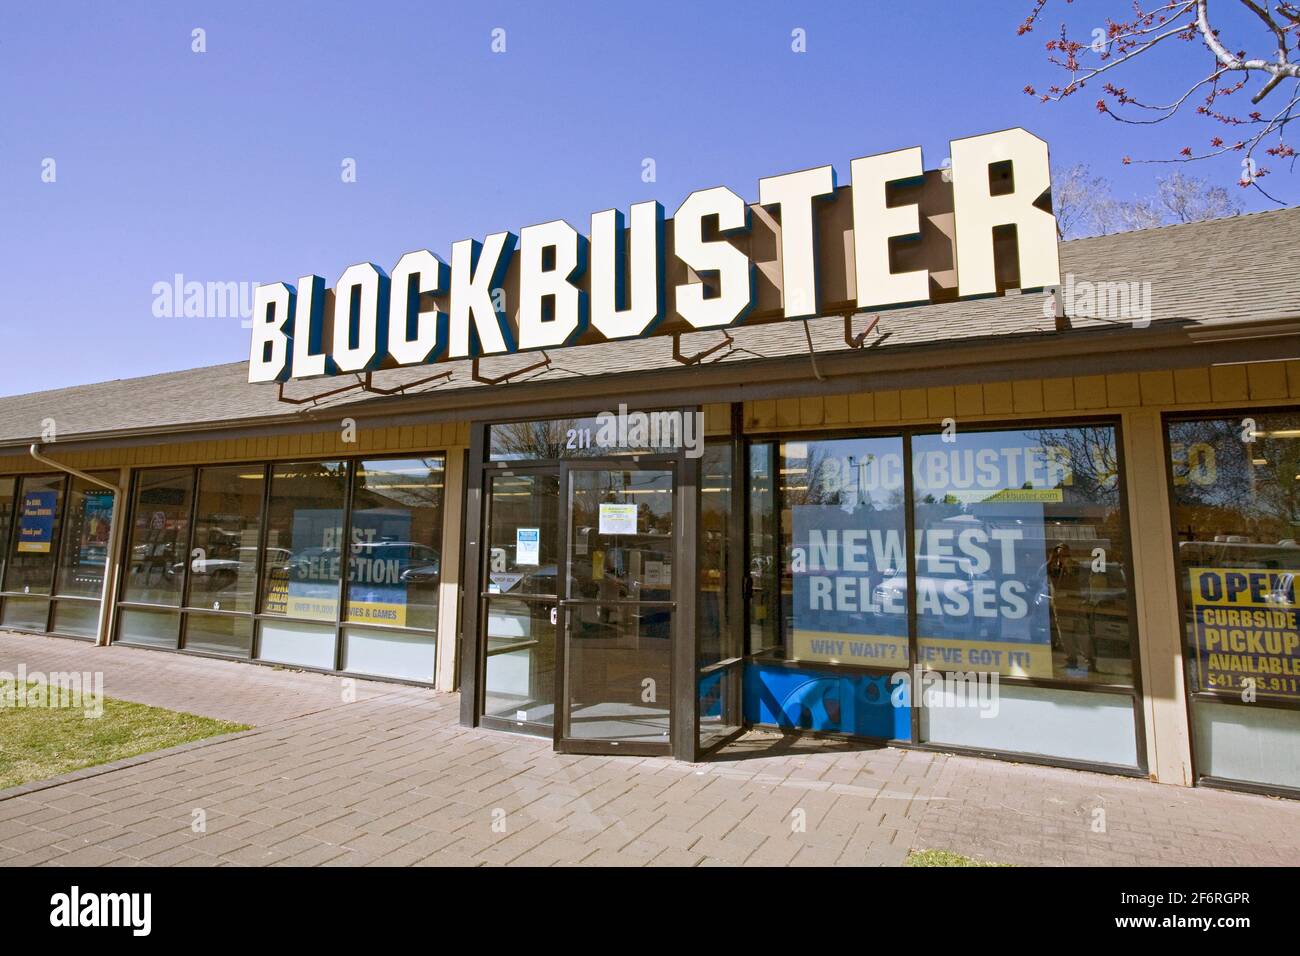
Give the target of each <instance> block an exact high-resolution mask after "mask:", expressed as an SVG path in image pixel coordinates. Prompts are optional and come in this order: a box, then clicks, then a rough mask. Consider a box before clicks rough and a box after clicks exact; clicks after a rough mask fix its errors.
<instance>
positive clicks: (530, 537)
mask: <svg viewBox="0 0 1300 956" xmlns="http://www.w3.org/2000/svg"><path fill="white" fill-rule="evenodd" d="M540 545H541V529H540V528H516V529H515V564H534V565H535V564H537V561H538V551H539V548H540Z"/></svg>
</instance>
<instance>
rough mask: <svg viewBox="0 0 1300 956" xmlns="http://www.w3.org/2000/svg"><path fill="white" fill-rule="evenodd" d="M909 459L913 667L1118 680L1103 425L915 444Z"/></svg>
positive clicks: (1116, 586) (1125, 659) (1120, 560)
mask: <svg viewBox="0 0 1300 956" xmlns="http://www.w3.org/2000/svg"><path fill="white" fill-rule="evenodd" d="M912 455H913V467H912V470H913V476H914V480H915V502H916V504H915V510H914V520H915V527H916V582H917V595H916V596H917V629H918V636H919V640H918V651H919V660H920V663H921V664H923V665H924V666H927V667H935V668H939V669H943V670H962V671H966V670H984V671H990V670H996V671H997V672H998V673H999V674H1002V675H1009V676H1015V677H1030V678H1046V679H1054V680H1070V681H1078V682H1081V683H1083V682H1094V683H1104V684H1124V685H1128V684H1131V683H1132V675H1133V642H1132V633H1133V632H1132V622H1131V620H1130V617H1129V581H1128V575H1129V563H1128V540H1127V534H1126V531H1125V526H1124V522H1123V516H1122V513H1121V510H1120V486H1119V463H1118V452H1117V448H1116V433H1115V429H1114V428H1112V427H1110V426H1107V425H1097V426H1083V427H1077V428H1064V427H1062V428H1043V429H1034V430H1026V431H1016V430H1010V431H993V432H957V433H954V434H950V435H942V434H940V435H921V436H917V437H916V438H915V439H914V442H913V447H912Z"/></svg>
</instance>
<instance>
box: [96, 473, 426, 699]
mask: <svg viewBox="0 0 1300 956" xmlns="http://www.w3.org/2000/svg"><path fill="white" fill-rule="evenodd" d="M449 457H450V456H449V455H448V451H447V449H446V448H438V449H428V450H415V451H391V452H390V451H382V452H378V453H370V454H353V455H309V456H303V457H298V456H294V457H290V458H283V459H281V458H277V459H261V460H257V459H252V460H245V461H205V462H200V463H194V464H190V465H155V466H150V467H148V468H135V469H132V473H131V484H130V488H129V491H128V508H127V514H126V515H125V518H124V520H125V521H126V522H127V523H126V525H124V527H125V528H128V529H129V528H130V527H131V526H132V523H133V522H134V520H135V508H136V493H137V490H138V488H139V482H140V479H141V476H142V475H143V474H145V473H147V472H156V471H182V470H188V471H189V474H190V481H191V494H190V508H189V526H188V528H187V529H186V536H185V544H186V547H185V552H184V553H185V560H184V571H183V572H182V573H183V575H184V576H183V579H182V582H181V593H180V603H179V605H176V606H173V605H169V604H168V605H164V604H152V603H149V602H143V601H128V600H126V599H125V598H124V594H125V592H126V578H127V576H126V575H125V574H119V575H118V582H117V589H116V593H115V599H116V600H115V601H114V611H113V624H112V629H111V633H112V640H113V642H114V643H118V642H119V641H120V642H121V643H123V644H124V645H126V646H129V647H144V648H146V649H148V650H156V651H164V652H170V653H177V654H188V655H192V656H195V657H211V658H216V659H219V660H236V661H242V662H246V663H253V664H263V665H266V666H274V667H283V666H286V665H283V664H280V663H278V662H275V661H263V660H261V659H260V658H259V656H258V652H259V650H260V644H261V628H262V622H263V621H271V622H289V623H294V624H311V625H317V626H320V627H321V628H322V629H325V628H332V629H333V635H334V647H333V659H334V667H333V668H321V667H311V666H308V665H304V664H294V665H292V666H293V667H294V668H295V669H297V670H304V671H311V672H313V673H322V674H341V675H346V676H348V677H357V678H361V679H367V678H374V679H377V680H383V681H387V682H389V683H401V684H410V685H413V686H417V687H432V686H434V684H435V682H436V680H437V665H438V660H437V658H438V654H437V650H436V648H437V646H438V644H439V642H440V641H441V640H443V639H445V638H444V637H443V636H442V635H441V634H440V631H441V628H440V627H439V626H437V625H435V626H434V627H433V628H420V627H406V626H403V627H394V626H392V625H390V624H375V623H368V622H353V621H348V620H346V616H347V614H346V609H347V585H348V571H347V566H346V562H345V563H344V568H343V570H342V572H341V573H340V575H339V582H338V589H339V590H338V601H337V607H336V611H335V617H334V620H333V621H332V622H327V621H318V620H308V619H305V618H298V617H293V616H290V615H287V614H267V613H265V611H264V610H263V608H264V605H265V599H266V596H265V593H264V592H265V588H264V581H263V571H264V568H265V562H266V547H267V538H268V534H269V527H268V523H267V518H268V516H269V513H270V504H271V485H272V470H273V469H274V468H276V467H277V466H282V465H293V464H298V463H309V462H326V461H328V462H339V463H341V464H342V465H343V466H344V469H345V472H346V477H347V484H346V486H345V492H344V501H343V508H342V519H341V520H342V523H343V527H344V528H350V527H351V522H352V501H353V498H354V495H355V491H356V480H357V474H358V472H359V466H360V464H361V463H362V462H366V461H392V460H404V459H411V458H439V459H441V460H442V474H443V476H444V477H443V489H442V499H443V500H442V502H441V504H440V506H439V509H440V511H441V514H440V516H439V518H440V520H439V529H440V537H439V540H438V541H437V542H436V544H437V547H438V548H439V551H440V553H441V547H442V538H441V534H443V533H445V530H446V523H447V517H448V509H447V501H446V473H447V467H448V460H449ZM218 468H248V469H253V468H260V469H262V475H263V478H262V500H261V504H260V505H259V510H258V522H259V524H258V544H257V563H256V578H255V580H256V594H255V598H254V609H253V610H252V611H232V610H225V609H222V610H214V609H212V608H202V607H191V606H189V599H190V594H191V587H190V584H191V577H192V573H193V572H192V568H191V565H190V555H191V554H192V553H193V550H194V535H195V532H196V528H197V517H198V507H199V497H200V494H199V492H200V485H199V483H200V481H201V480H202V475H203V472H204V471H205V470H207V469H218ZM122 549H123V550H122V551H121V552H120V553H121V554H122V555H126V554H128V553H129V550H130V534H129V533H127V534H124V535H123V540H122ZM124 560H125V559H124ZM441 585H442V576H441V574H440V575H439V587H441ZM123 610H142V611H155V612H157V611H162V612H168V613H174V614H176V615H178V617H179V620H178V624H177V634H176V643H175V646H170V645H169V646H161V645H153V644H143V643H135V642H132V641H122V640H121V617H122V611H123ZM190 615H199V616H207V617H234V618H240V619H243V620H247V621H250V622H251V625H252V640H251V642H250V645H249V650H248V653H247V655H243V656H240V655H232V654H214V653H211V652H208V651H197V650H191V649H189V648H187V647H186V646H185V637H186V633H187V630H188V622H189V617H190ZM439 623H440V622H439ZM353 628H358V629H365V630H374V631H378V632H382V631H400V632H404V633H410V634H415V635H424V636H430V637H432V638H433V646H434V648H435V651H434V660H433V669H432V676H431V677H430V679H429V680H427V681H421V680H409V679H405V678H397V677H390V676H385V675H374V674H366V673H362V672H359V671H352V670H344V669H343V663H344V662H343V656H344V653H345V641H344V637H345V631H346V630H348V629H353Z"/></svg>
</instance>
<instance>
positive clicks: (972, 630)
mask: <svg viewBox="0 0 1300 956" xmlns="http://www.w3.org/2000/svg"><path fill="white" fill-rule="evenodd" d="M771 447H772V446H771V445H768V444H766V443H758V444H755V445H753V446H751V449H750V452H751V456H750V474H749V481H750V486H749V489H748V492H749V496H750V503H751V513H750V539H749V545H750V554H749V561H750V565H751V576H752V579H754V580H755V595H754V602H757V601H758V600H759V598H758V593H757V591H758V584H757V575H756V574H754V572H755V570H756V568H759V567H761V566H762V564H763V561H764V558H765V549H766V541H765V540H764V536H763V534H762V528H763V524H762V522H763V521H764V520H771V521H773V522H774V524H775V526H776V531H777V534H778V535H779V541H780V548H779V549H778V556H779V557H778V562H777V563H778V566H779V580H780V595H781V603H780V607H781V613H780V616H779V622H780V629H779V630H780V635H779V639H774V640H773V641H772V644H770V645H767V648H766V649H765V650H764V651H763V652H761V653H758V654H756V655H754V656H752V657H751V659H750V661H749V663H748V666H747V668H746V672H745V711H746V717H747V719H748V720H749V721H750V722H751V723H758V724H777V725H779V726H782V727H788V728H792V729H809V730H822V731H835V732H840V733H848V734H853V735H856V736H865V737H876V738H883V739H900V740H912V739H920V740H922V741H926V742H934V743H940V744H948V745H952V746H957V747H972V748H978V749H985V750H1002V751H1008V752H1019V753H1026V754H1038V755H1043V756H1051V757H1058V758H1063V759H1069V760H1078V761H1082V762H1088V763H1101V764H1111V765H1116V766H1123V767H1134V766H1137V765H1138V763H1139V753H1138V739H1137V738H1138V735H1137V708H1136V705H1135V702H1136V692H1135V689H1134V686H1133V679H1134V678H1133V675H1134V666H1133V659H1134V652H1135V632H1134V630H1133V623H1132V618H1131V613H1130V604H1131V602H1130V591H1129V576H1128V540H1127V533H1126V527H1127V526H1126V524H1125V518H1124V514H1123V509H1122V503H1121V470H1120V462H1119V453H1118V442H1117V431H1116V429H1115V428H1114V427H1113V426H1111V425H1082V426H1072V425H1061V426H1047V427H1036V428H1032V429H1007V430H996V431H994V430H989V431H979V432H976V431H972V432H952V433H940V434H919V435H918V434H903V435H898V436H879V437H868V436H862V437H847V438H828V439H824V438H817V437H814V436H808V437H806V438H804V437H800V438H793V437H792V438H787V439H785V440H783V441H781V442H780V443H779V444H778V445H777V446H776V447H777V458H776V471H777V474H778V495H777V500H778V502H779V504H778V505H777V506H776V507H775V508H774V507H772V506H771V505H770V504H768V503H767V490H766V482H767V476H768V474H769V473H770V469H769V468H768V466H767V463H766V457H765V452H766V450H767V449H769V448H771ZM909 461H910V465H909ZM909 469H910V471H909ZM909 485H910V492H909ZM909 495H910V497H909ZM767 516H773V517H770V518H769V517H767ZM909 524H910V526H911V532H912V536H911V537H910V538H909V533H908V529H909ZM754 611H755V607H754V604H753V603H751V622H750V625H751V626H750V632H751V636H752V635H753V634H754V633H755V632H756V628H755V627H754V620H755V616H756V615H755V614H754ZM909 620H914V622H915V623H914V625H910V624H909ZM913 627H914V629H913ZM752 648H753V643H751V649H752ZM913 665H916V666H917V667H919V668H922V670H917V669H914V666H913ZM926 670H928V671H931V672H933V673H931V674H930V675H929V676H927V677H925V679H924V680H922V676H921V675H922V674H923V673H924V671H926ZM873 671H874V673H873ZM953 676H961V677H963V679H966V678H974V679H975V681H976V682H977V683H978V686H972V685H971V684H970V683H969V682H968V683H965V684H963V686H962V688H957V687H956V686H955V685H953V684H952V682H951V681H949V680H948V678H949V677H953ZM935 679H937V683H936V682H935ZM994 680H996V681H997V682H998V683H997V684H995V683H993V682H994ZM903 681H907V688H906V689H907V690H908V693H906V694H905V695H904V696H902V697H898V698H897V700H895V699H893V698H894V694H895V692H896V691H899V690H900V688H902V686H903ZM1061 681H1068V682H1070V683H1071V684H1076V685H1078V689H1077V690H1071V689H1066V688H1063V687H1061V686H1060V685H1059V682H1061ZM1047 683H1050V684H1052V685H1053V686H1042V685H1043V684H1047ZM913 684H916V685H917V686H912V685H913ZM967 687H969V688H970V689H971V696H970V697H969V699H968V698H967V696H966V695H965V694H964V693H962V691H963V690H964V689H966V688H967ZM998 708H1000V711H999V710H998ZM914 714H915V716H916V722H917V729H916V733H917V734H918V735H919V738H917V737H914V731H913V727H912V721H913V715H914Z"/></svg>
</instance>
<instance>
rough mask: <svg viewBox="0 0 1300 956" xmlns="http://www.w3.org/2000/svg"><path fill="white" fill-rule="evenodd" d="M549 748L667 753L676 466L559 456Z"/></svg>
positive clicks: (670, 694)
mask: <svg viewBox="0 0 1300 956" xmlns="http://www.w3.org/2000/svg"><path fill="white" fill-rule="evenodd" d="M561 485H562V487H563V491H564V496H565V505H566V508H565V511H566V518H565V521H564V562H563V563H564V566H565V569H566V572H567V573H566V575H565V580H564V581H562V582H561V585H560V586H561V588H562V591H561V593H562V599H561V601H560V605H561V611H562V617H563V622H564V623H563V635H564V636H563V640H562V642H561V662H562V663H561V667H560V676H561V681H560V686H559V688H558V690H559V695H558V696H559V699H560V701H561V702H562V720H561V722H560V725H559V726H558V727H557V728H556V738H555V739H556V747H557V749H559V750H564V751H568V752H572V753H636V754H666V753H669V752H670V739H669V730H670V725H671V718H672V687H671V676H672V648H673V640H672V635H673V623H674V620H673V619H674V614H675V611H676V604H675V602H674V600H673V599H674V591H673V578H674V575H673V562H674V556H675V555H674V542H675V541H676V537H675V535H674V531H675V527H674V521H675V515H674V507H673V502H674V488H675V481H674V469H673V466H672V465H671V464H656V465H637V464H621V463H620V464H618V465H595V464H585V463H584V464H577V463H575V464H567V465H565V466H564V468H563V469H562V471H561Z"/></svg>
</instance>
